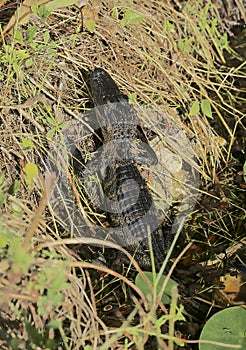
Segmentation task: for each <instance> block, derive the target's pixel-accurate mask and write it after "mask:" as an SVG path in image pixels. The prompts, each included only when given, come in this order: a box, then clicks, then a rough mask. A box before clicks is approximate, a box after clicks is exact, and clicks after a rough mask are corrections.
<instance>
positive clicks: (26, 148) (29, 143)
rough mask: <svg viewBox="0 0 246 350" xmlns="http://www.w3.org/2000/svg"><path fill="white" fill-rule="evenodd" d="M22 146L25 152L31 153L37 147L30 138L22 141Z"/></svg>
mask: <svg viewBox="0 0 246 350" xmlns="http://www.w3.org/2000/svg"><path fill="white" fill-rule="evenodd" d="M21 146H22V148H23V150H24V152H28V151H31V150H32V149H33V148H34V147H35V146H34V144H33V142H32V140H31V139H28V138H26V139H23V140H22V142H21Z"/></svg>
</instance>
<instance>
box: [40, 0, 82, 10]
mask: <svg viewBox="0 0 246 350" xmlns="http://www.w3.org/2000/svg"><path fill="white" fill-rule="evenodd" d="M78 3H79V1H78V0H54V1H49V2H48V3H46V4H45V7H46V9H47V10H48V11H50V12H51V11H54V10H57V9H59V8H62V7H67V6H71V5H77V6H78Z"/></svg>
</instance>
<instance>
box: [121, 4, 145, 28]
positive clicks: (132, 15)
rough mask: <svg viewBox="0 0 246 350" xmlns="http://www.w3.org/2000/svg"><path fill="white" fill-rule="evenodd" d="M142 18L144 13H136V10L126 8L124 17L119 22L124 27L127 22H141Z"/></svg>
mask: <svg viewBox="0 0 246 350" xmlns="http://www.w3.org/2000/svg"><path fill="white" fill-rule="evenodd" d="M143 19H144V15H142V14H141V13H138V12H136V11H133V10H132V9H130V8H128V9H127V10H126V12H125V15H124V17H123V18H122V20H121V21H120V24H121V26H122V27H125V26H126V25H128V24H136V23H139V22H141V21H142V20H143Z"/></svg>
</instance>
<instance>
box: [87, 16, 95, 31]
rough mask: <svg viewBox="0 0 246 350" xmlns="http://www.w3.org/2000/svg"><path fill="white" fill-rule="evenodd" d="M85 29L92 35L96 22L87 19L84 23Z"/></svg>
mask: <svg viewBox="0 0 246 350" xmlns="http://www.w3.org/2000/svg"><path fill="white" fill-rule="evenodd" d="M85 27H86V29H87V30H88V31H89V32H90V33H94V31H95V27H96V22H95V21H94V20H93V19H89V20H88V21H86V22H85Z"/></svg>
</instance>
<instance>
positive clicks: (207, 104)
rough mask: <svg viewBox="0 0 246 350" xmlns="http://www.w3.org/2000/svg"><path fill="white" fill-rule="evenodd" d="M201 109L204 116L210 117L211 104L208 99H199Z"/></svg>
mask: <svg viewBox="0 0 246 350" xmlns="http://www.w3.org/2000/svg"><path fill="white" fill-rule="evenodd" d="M201 110H202V113H203V114H204V115H205V116H206V117H209V118H212V110H211V104H210V102H209V101H208V100H202V101H201Z"/></svg>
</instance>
